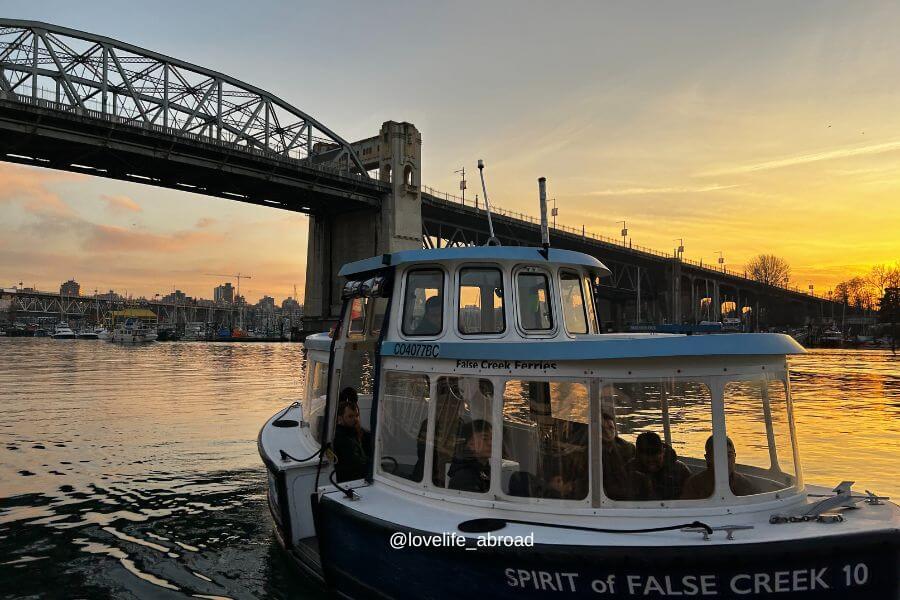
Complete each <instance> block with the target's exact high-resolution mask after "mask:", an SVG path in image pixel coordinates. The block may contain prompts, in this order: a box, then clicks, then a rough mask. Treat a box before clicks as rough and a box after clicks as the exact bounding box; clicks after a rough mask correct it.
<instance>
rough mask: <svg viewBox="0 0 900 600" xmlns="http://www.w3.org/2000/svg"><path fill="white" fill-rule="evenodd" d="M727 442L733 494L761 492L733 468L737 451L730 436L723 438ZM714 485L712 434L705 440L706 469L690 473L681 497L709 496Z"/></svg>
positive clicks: (687, 498) (744, 494)
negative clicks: (693, 473) (694, 473)
mask: <svg viewBox="0 0 900 600" xmlns="http://www.w3.org/2000/svg"><path fill="white" fill-rule="evenodd" d="M725 440H726V442H727V444H728V485H729V487H730V488H731V493H732V494H734V495H735V496H751V495H753V494H759V493H761V490H760V489H759V488H758V487H757V486H756V484H755V483H753V481H751V480H750V479H749V478H748V477H745V476H743V475H741V474H740V473H738V472H736V471H735V470H734V468H735V459H736V458H737V452H735V450H734V442H732V441H731V438H725ZM715 486H716V478H715V472H714V469H713V436H709V439H707V440H706V469H705V470H703V471H701V472H699V473H697V474H696V475H691V477H690V478H689V479H688V480H687V481H686V482H685V484H684V490H683V491H682V493H681V498H682V499H684V500H700V499H702V498H709V497H710V496H712V494H713V490H714V489H715Z"/></svg>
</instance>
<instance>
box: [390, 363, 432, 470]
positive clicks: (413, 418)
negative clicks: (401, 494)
mask: <svg viewBox="0 0 900 600" xmlns="http://www.w3.org/2000/svg"><path fill="white" fill-rule="evenodd" d="M430 398H431V392H430V390H429V383H428V376H427V375H414V374H412V373H397V372H393V371H387V372H386V373H385V377H384V395H383V396H382V400H381V403H382V406H381V421H380V423H379V425H378V441H379V448H380V451H379V458H380V460H379V462H378V470H379V472H380V473H385V474H388V475H393V476H394V477H402V478H403V479H409V480H411V481H422V468H421V466H419V467H418V468H417V465H421V461H420V457H421V456H424V455H425V435H426V432H427V431H428V403H429V401H430Z"/></svg>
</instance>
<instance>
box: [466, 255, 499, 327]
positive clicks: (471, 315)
mask: <svg viewBox="0 0 900 600" xmlns="http://www.w3.org/2000/svg"><path fill="white" fill-rule="evenodd" d="M458 320H459V331H460V333H464V334H477V333H502V332H503V330H504V329H505V321H504V316H503V274H502V273H501V272H500V270H499V269H461V270H460V273H459V316H458Z"/></svg>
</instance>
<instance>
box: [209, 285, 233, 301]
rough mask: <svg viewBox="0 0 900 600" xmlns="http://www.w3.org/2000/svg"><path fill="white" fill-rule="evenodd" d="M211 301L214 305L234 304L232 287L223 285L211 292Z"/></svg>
mask: <svg viewBox="0 0 900 600" xmlns="http://www.w3.org/2000/svg"><path fill="white" fill-rule="evenodd" d="M213 300H215V302H216V304H234V286H232V285H231V283H230V282H229V283H224V284H222V285H220V286H218V287H216V289H214V290H213Z"/></svg>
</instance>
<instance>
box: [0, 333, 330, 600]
mask: <svg viewBox="0 0 900 600" xmlns="http://www.w3.org/2000/svg"><path fill="white" fill-rule="evenodd" d="M0 357H2V359H0V482H2V485H0V597H20V596H32V595H33V596H46V595H48V594H49V595H54V594H56V595H60V594H63V592H62V590H66V591H65V593H64V594H63V595H65V596H67V597H97V598H106V597H117V598H120V597H121V598H148V597H158V598H185V597H199V598H260V597H268V598H287V597H319V596H320V595H321V594H320V593H319V592H318V591H317V590H316V589H315V587H314V586H313V585H311V584H310V583H309V582H307V581H305V580H304V579H303V578H302V577H300V576H299V574H298V573H296V572H295V570H294V567H293V565H291V564H290V563H289V562H288V561H289V559H287V557H285V556H284V555H283V553H282V552H281V551H280V548H278V546H277V544H276V543H275V541H274V538H273V536H272V528H271V521H270V519H269V515H268V508H267V507H266V503H265V489H266V488H265V486H266V480H265V473H264V471H263V469H262V468H261V465H260V462H259V458H258V455H257V454H256V434H257V432H258V430H259V427H260V425H261V424H262V422H263V421H264V420H265V419H266V418H268V417H269V416H270V415H271V414H272V413H274V412H275V411H276V410H277V409H278V408H280V407H282V406H284V405H285V404H287V403H288V402H289V401H292V400H293V399H296V398H297V397H298V393H299V390H300V389H301V388H302V384H303V382H302V371H301V369H300V366H301V362H302V352H301V347H300V346H299V345H291V344H246V345H238V344H202V343H196V344H193V343H184V344H154V345H150V346H147V347H142V348H129V347H122V346H117V345H114V344H110V343H105V342H97V341H93V342H92V341H81V340H77V341H76V340H66V341H62V340H41V339H38V340H28V339H14V340H10V339H4V338H0ZM55 590H58V591H56V592H55Z"/></svg>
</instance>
